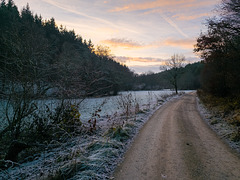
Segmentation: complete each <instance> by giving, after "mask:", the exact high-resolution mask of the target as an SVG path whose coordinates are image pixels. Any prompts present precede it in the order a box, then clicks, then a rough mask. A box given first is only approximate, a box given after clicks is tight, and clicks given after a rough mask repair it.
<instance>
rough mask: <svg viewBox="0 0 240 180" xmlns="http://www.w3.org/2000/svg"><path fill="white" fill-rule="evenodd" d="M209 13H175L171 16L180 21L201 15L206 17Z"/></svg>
mask: <svg viewBox="0 0 240 180" xmlns="http://www.w3.org/2000/svg"><path fill="white" fill-rule="evenodd" d="M209 15H210V13H201V14H195V15H189V16H187V15H184V14H176V15H174V16H173V17H175V18H176V19H177V20H182V21H186V20H187V21H188V20H194V19H198V18H202V17H207V16H209Z"/></svg>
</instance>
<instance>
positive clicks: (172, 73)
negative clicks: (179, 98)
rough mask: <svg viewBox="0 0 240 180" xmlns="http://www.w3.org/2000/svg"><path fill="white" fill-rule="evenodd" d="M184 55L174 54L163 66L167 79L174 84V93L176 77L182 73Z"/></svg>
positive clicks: (176, 89) (176, 85) (176, 83)
mask: <svg viewBox="0 0 240 180" xmlns="http://www.w3.org/2000/svg"><path fill="white" fill-rule="evenodd" d="M184 61H185V57H184V55H180V54H174V55H173V56H172V57H171V59H170V60H169V61H167V62H166V64H165V66H164V68H165V70H167V72H168V73H167V74H168V76H167V79H168V81H169V82H170V84H171V85H173V86H174V89H175V92H176V94H178V78H179V76H180V74H181V73H182V67H183V66H184Z"/></svg>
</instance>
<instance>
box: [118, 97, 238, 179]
mask: <svg viewBox="0 0 240 180" xmlns="http://www.w3.org/2000/svg"><path fill="white" fill-rule="evenodd" d="M114 177H115V179H117V180H118V179H123V180H155V179H156V180H161V179H169V180H180V179H183V180H188V179H189V180H195V179H196V180H225V179H230V180H240V158H239V155H238V154H237V153H236V152H235V151H233V150H232V149H231V148H229V147H228V145H227V144H226V143H224V142H223V141H222V140H221V139H220V138H219V137H218V136H217V135H216V133H215V132H213V131H212V130H211V129H210V128H209V127H208V125H207V124H206V123H205V122H204V120H203V119H202V118H201V116H200V114H199V112H198V108H197V104H196V94H195V93H190V94H186V95H184V96H183V97H181V98H179V99H175V100H173V101H171V102H169V103H167V104H165V105H164V106H162V107H161V108H160V109H159V110H157V111H156V112H155V113H154V115H153V116H152V117H151V119H150V120H149V121H148V122H147V123H146V124H145V125H144V127H143V128H142V129H141V130H140V132H139V134H138V136H137V137H136V139H135V141H134V142H133V144H132V146H131V147H130V149H129V150H128V151H127V153H126V155H125V158H124V161H123V162H122V163H121V164H120V165H119V166H118V167H117V169H116V171H115V173H114Z"/></svg>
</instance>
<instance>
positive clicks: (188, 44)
mask: <svg viewBox="0 0 240 180" xmlns="http://www.w3.org/2000/svg"><path fill="white" fill-rule="evenodd" d="M163 44H164V45H165V46H174V47H180V48H183V49H193V45H194V44H196V42H195V40H194V39H167V40H165V41H164V42H163Z"/></svg>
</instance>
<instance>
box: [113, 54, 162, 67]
mask: <svg viewBox="0 0 240 180" xmlns="http://www.w3.org/2000/svg"><path fill="white" fill-rule="evenodd" d="M115 60H116V61H117V62H120V63H124V64H126V65H127V66H129V67H131V66H152V65H159V66H160V65H163V64H164V62H165V61H166V60H164V59H161V58H152V57H126V56H117V57H115Z"/></svg>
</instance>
